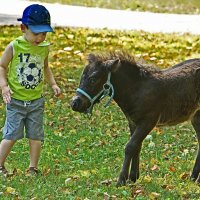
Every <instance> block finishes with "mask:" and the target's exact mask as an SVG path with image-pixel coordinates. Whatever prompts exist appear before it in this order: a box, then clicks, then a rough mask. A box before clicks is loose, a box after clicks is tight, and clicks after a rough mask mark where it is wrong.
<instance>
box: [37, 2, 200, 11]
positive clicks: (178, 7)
mask: <svg viewBox="0 0 200 200" xmlns="http://www.w3.org/2000/svg"><path fill="white" fill-rule="evenodd" d="M40 2H49V3H62V4H68V5H78V6H87V7H100V8H110V9H119V10H134V11H150V12H159V13H162V12H164V13H182V14H189V13H190V14H199V13H200V1H199V0H190V1H188V0H164V1H163V0H148V1H146V0H135V1H130V0H123V1H121V0H97V1H94V0H40Z"/></svg>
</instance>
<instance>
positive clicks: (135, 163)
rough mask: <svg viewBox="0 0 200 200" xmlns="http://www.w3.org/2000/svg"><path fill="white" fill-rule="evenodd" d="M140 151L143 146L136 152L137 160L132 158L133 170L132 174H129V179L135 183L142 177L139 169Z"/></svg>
mask: <svg viewBox="0 0 200 200" xmlns="http://www.w3.org/2000/svg"><path fill="white" fill-rule="evenodd" d="M140 150H141V146H140V147H139V149H138V151H137V152H136V155H135V158H132V161H131V170H130V174H129V179H130V180H131V181H133V182H136V180H137V179H138V178H139V176H140V169H139V165H140Z"/></svg>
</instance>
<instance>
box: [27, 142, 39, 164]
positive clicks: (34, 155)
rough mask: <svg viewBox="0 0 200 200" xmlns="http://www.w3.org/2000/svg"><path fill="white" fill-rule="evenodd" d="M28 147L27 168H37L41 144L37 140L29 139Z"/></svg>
mask: <svg viewBox="0 0 200 200" xmlns="http://www.w3.org/2000/svg"><path fill="white" fill-rule="evenodd" d="M29 146H30V165H29V167H35V168H37V167H38V162H39V158H40V151H41V146H42V142H41V141H39V140H31V139H29Z"/></svg>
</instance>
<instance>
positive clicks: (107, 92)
mask: <svg viewBox="0 0 200 200" xmlns="http://www.w3.org/2000/svg"><path fill="white" fill-rule="evenodd" d="M110 78H111V72H109V73H108V78H107V81H106V83H105V84H104V85H103V89H102V90H101V91H100V92H99V93H98V94H97V95H96V96H94V97H93V98H92V97H91V96H90V95H89V94H88V93H87V92H85V91H84V90H82V89H81V88H78V89H77V90H76V92H78V93H80V94H82V95H84V96H85V97H87V98H88V100H89V101H90V104H91V105H90V107H89V108H88V109H87V111H86V113H89V114H92V109H93V106H94V102H95V100H97V99H98V98H99V97H100V99H99V100H102V99H103V98H104V97H106V96H109V97H110V98H109V99H108V101H107V102H106V104H105V105H104V107H108V106H109V104H110V102H111V101H112V99H113V97H114V88H113V85H112V84H111V82H110Z"/></svg>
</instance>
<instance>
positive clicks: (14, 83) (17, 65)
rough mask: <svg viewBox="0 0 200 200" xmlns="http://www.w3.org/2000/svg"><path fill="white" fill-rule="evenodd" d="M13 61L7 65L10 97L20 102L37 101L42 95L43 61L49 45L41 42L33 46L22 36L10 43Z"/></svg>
mask: <svg viewBox="0 0 200 200" xmlns="http://www.w3.org/2000/svg"><path fill="white" fill-rule="evenodd" d="M12 45H13V59H12V61H11V63H10V65H9V71H8V85H9V87H10V89H11V90H12V91H13V95H12V97H13V98H15V99H18V100H22V101H30V100H34V99H38V98H40V97H41V96H42V95H43V84H44V60H45V58H46V57H47V56H48V53H49V48H48V46H49V45H50V44H49V43H48V42H45V41H44V42H42V43H41V44H40V45H39V46H33V45H32V44H31V43H29V42H27V41H26V40H25V39H24V38H23V37H22V36H20V37H18V38H17V39H15V40H14V41H12Z"/></svg>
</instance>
